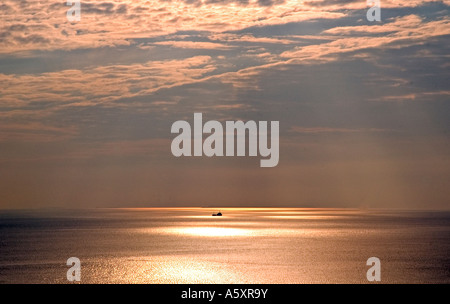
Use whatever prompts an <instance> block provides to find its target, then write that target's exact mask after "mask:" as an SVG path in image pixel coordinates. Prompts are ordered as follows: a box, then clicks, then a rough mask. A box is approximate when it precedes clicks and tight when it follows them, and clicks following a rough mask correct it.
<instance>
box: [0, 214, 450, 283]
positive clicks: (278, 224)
mask: <svg viewBox="0 0 450 304" xmlns="http://www.w3.org/2000/svg"><path fill="white" fill-rule="evenodd" d="M217 211H218V210H217V209H208V208H149V209H89V210H37V211H36V210H33V211H0V283H68V281H67V278H66V272H67V270H68V269H69V266H67V265H66V261H67V259H68V258H70V257H77V258H79V259H80V260H81V283H256V284H257V283H288V284H291V283H368V281H367V278H366V272H367V270H368V269H369V268H370V266H367V265H366V261H367V259H368V258H370V257H378V258H379V259H380V261H381V283H450V212H417V211H380V210H377V211H373V210H371V211H367V210H356V209H298V208H223V209H221V211H222V213H223V214H224V215H223V216H222V217H213V216H211V214H212V213H213V212H217Z"/></svg>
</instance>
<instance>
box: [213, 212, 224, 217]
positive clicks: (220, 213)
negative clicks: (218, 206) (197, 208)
mask: <svg viewBox="0 0 450 304" xmlns="http://www.w3.org/2000/svg"><path fill="white" fill-rule="evenodd" d="M212 216H222V212H220V211H219V212H218V213H213V215H212Z"/></svg>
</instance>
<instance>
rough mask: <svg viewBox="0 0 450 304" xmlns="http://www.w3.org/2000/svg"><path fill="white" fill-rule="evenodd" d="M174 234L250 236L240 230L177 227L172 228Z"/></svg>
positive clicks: (244, 230) (245, 230)
mask: <svg viewBox="0 0 450 304" xmlns="http://www.w3.org/2000/svg"><path fill="white" fill-rule="evenodd" d="M173 229H174V230H175V232H178V233H180V234H187V235H193V236H207V237H208V236H209V237H220V236H247V235H251V230H249V229H242V228H228V227H177V228H173Z"/></svg>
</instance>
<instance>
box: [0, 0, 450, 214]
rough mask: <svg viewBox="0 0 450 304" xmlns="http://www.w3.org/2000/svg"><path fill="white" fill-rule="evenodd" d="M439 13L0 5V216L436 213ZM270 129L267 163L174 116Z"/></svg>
mask: <svg viewBox="0 0 450 304" xmlns="http://www.w3.org/2000/svg"><path fill="white" fill-rule="evenodd" d="M449 7H450V1H448V0H444V1H430V0H401V1H399V0H381V18H382V21H381V22H368V21H367V19H366V11H367V9H368V8H367V5H366V1H365V0H309V1H307V0H306V1H298V0H148V1H144V0H141V1H138V0H128V1H126V0H122V1H119V0H116V1H110V0H105V1H95V0H83V1H81V8H82V12H81V20H80V21H79V22H72V23H71V22H69V21H68V20H67V18H66V12H67V10H68V9H69V6H66V5H65V1H60V0H59V1H56V0H44V1H37V0H2V2H1V4H0V18H1V23H0V193H1V195H0V208H35V207H47V206H60V207H70V208H77V207H119V206H124V207H125V206H141V207H143V206H148V207H150V206H181V205H184V206H187V205H189V206H219V205H220V206H298V207H303V206H304V207H371V208H378V207H379V208H384V207H393V208H425V209H436V208H445V209H448V208H450V201H449V198H450V141H449V139H450V123H449V116H450V107H449V105H450V85H449V84H450V60H449V57H450V15H449ZM194 112H201V113H203V118H204V120H205V121H206V120H219V121H225V120H239V119H242V120H256V121H260V120H267V121H279V122H280V161H279V164H278V166H277V167H274V168H261V167H260V166H259V160H260V157H251V158H250V157H215V158H206V157H196V158H194V157H181V158H176V157H174V156H173V155H172V153H171V150H170V145H171V140H172V139H173V138H174V137H175V135H173V134H171V133H170V128H171V125H172V123H173V122H175V121H177V120H180V119H185V120H188V121H190V122H192V121H193V114H194Z"/></svg>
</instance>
